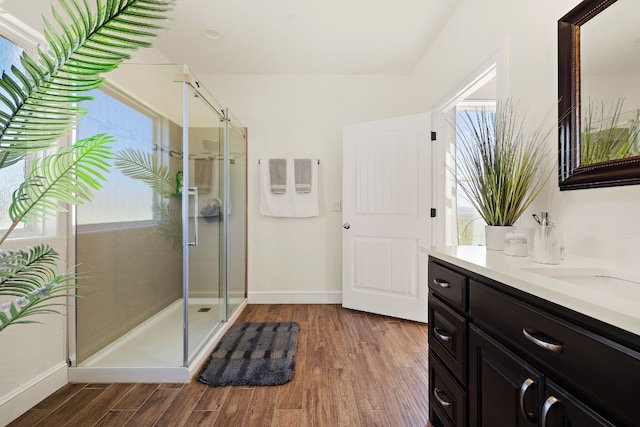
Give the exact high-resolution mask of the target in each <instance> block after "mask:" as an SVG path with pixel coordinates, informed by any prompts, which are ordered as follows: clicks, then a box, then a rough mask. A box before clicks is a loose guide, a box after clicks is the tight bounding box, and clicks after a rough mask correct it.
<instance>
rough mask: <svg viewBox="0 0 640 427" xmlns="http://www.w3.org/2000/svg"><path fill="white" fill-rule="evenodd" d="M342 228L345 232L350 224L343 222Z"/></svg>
mask: <svg viewBox="0 0 640 427" xmlns="http://www.w3.org/2000/svg"><path fill="white" fill-rule="evenodd" d="M342 228H344V229H345V230H348V229H350V228H351V224H349V223H348V222H345V223H344V224H342Z"/></svg>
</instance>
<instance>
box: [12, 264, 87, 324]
mask: <svg viewBox="0 0 640 427" xmlns="http://www.w3.org/2000/svg"><path fill="white" fill-rule="evenodd" d="M75 283H76V277H75V275H74V274H71V273H65V274H61V275H57V276H53V277H51V279H50V280H48V281H46V282H43V283H42V284H40V286H38V287H36V288H35V289H33V290H32V291H30V292H28V293H25V294H23V295H20V296H18V297H17V298H16V299H15V300H12V301H10V302H7V303H3V304H2V306H0V331H2V330H3V329H5V328H6V327H7V326H9V325H12V324H27V323H39V322H38V321H37V320H31V317H33V316H36V315H41V314H54V313H55V314H60V312H59V311H58V310H56V309H55V307H59V306H66V304H62V303H57V302H54V301H53V300H54V299H55V300H57V299H59V298H60V297H65V296H72V295H73V294H72V292H71V291H72V290H74V289H75V288H77V285H76V284H75ZM0 289H2V287H0ZM27 318H29V319H27Z"/></svg>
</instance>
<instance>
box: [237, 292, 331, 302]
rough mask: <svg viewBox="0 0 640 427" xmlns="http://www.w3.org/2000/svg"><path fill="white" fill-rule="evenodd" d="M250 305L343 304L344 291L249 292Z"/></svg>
mask: <svg viewBox="0 0 640 427" xmlns="http://www.w3.org/2000/svg"><path fill="white" fill-rule="evenodd" d="M248 299H249V304H342V291H325V292H315V291H272V292H260V291H249V298H248Z"/></svg>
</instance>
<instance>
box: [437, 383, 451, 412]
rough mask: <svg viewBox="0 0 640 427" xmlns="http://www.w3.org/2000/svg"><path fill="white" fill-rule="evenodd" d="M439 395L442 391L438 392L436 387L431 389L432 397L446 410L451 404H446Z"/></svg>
mask: <svg viewBox="0 0 640 427" xmlns="http://www.w3.org/2000/svg"><path fill="white" fill-rule="evenodd" d="M440 393H442V390H440V389H439V388H438V387H436V388H434V389H433V397H435V398H436V400H437V401H438V403H439V404H440V405H441V406H443V407H445V408H448V407H449V406H451V402H448V401H446V400H445V399H443V398H442V397H440ZM443 394H444V393H443ZM445 396H446V394H445Z"/></svg>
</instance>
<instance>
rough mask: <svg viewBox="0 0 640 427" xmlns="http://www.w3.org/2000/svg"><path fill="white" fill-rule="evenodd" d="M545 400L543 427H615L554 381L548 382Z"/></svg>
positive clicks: (541, 419)
mask: <svg viewBox="0 0 640 427" xmlns="http://www.w3.org/2000/svg"><path fill="white" fill-rule="evenodd" d="M544 399H545V400H544V403H543V405H542V415H541V416H540V425H541V426H542V427H613V426H614V424H612V423H610V422H609V421H607V420H605V419H604V418H603V417H601V416H600V415H598V414H596V413H595V412H594V411H593V410H591V409H590V408H589V407H587V406H586V405H585V404H584V403H582V402H580V401H579V400H578V399H576V398H575V397H573V396H572V395H571V394H569V393H568V392H566V391H565V390H563V389H562V388H561V387H559V386H558V385H556V384H554V383H553V382H552V381H549V380H547V381H546V384H545V393H544Z"/></svg>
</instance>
